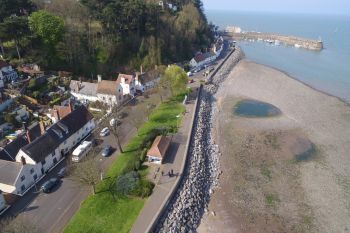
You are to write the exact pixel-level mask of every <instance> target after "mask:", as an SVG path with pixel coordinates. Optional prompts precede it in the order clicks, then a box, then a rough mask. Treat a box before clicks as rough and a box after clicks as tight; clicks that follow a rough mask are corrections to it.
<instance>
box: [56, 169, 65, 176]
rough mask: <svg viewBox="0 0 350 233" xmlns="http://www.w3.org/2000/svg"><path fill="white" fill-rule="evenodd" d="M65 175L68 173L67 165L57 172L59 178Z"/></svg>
mask: <svg viewBox="0 0 350 233" xmlns="http://www.w3.org/2000/svg"><path fill="white" fill-rule="evenodd" d="M65 175H66V167H63V168H61V170H59V171H58V172H57V176H58V177H59V178H63V177H64V176H65Z"/></svg>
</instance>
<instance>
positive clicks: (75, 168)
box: [68, 150, 101, 195]
mask: <svg viewBox="0 0 350 233" xmlns="http://www.w3.org/2000/svg"><path fill="white" fill-rule="evenodd" d="M95 154H96V150H93V152H91V153H89V155H88V156H87V158H86V159H84V160H83V161H81V162H79V163H71V164H70V167H69V169H68V171H69V176H70V178H71V179H72V180H74V181H77V182H78V183H80V184H82V185H88V186H91V188H92V193H93V194H94V195H95V194H96V185H97V184H98V182H100V180H101V171H100V168H99V167H98V164H97V162H96V161H95V160H94V159H93V156H94V155H95Z"/></svg>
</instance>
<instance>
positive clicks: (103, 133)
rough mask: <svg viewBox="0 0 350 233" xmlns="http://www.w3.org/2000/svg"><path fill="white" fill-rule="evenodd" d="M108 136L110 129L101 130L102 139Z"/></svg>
mask: <svg viewBox="0 0 350 233" xmlns="http://www.w3.org/2000/svg"><path fill="white" fill-rule="evenodd" d="M107 135H109V129H108V127H106V128H103V129H102V130H101V132H100V136H101V137H105V136H107Z"/></svg>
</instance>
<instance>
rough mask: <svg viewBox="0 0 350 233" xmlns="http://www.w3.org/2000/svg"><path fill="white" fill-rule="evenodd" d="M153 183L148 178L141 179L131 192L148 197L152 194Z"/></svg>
mask: <svg viewBox="0 0 350 233" xmlns="http://www.w3.org/2000/svg"><path fill="white" fill-rule="evenodd" d="M153 188H154V184H153V183H152V182H150V181H148V180H141V181H140V182H139V183H138V185H137V186H136V187H135V189H134V190H132V192H131V194H132V195H134V196H138V197H142V198H145V197H149V196H150V195H151V194H152V191H153Z"/></svg>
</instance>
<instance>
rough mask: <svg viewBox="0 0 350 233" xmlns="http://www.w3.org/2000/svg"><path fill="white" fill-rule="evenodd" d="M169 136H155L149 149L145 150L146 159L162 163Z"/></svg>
mask: <svg viewBox="0 0 350 233" xmlns="http://www.w3.org/2000/svg"><path fill="white" fill-rule="evenodd" d="M170 141H171V140H170V138H167V137H165V136H163V135H162V136H157V137H156V139H155V140H154V142H153V144H152V147H151V149H149V151H148V152H147V157H148V161H149V162H151V163H156V164H162V162H163V159H164V158H165V156H166V153H167V151H168V148H169V146H170Z"/></svg>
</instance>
